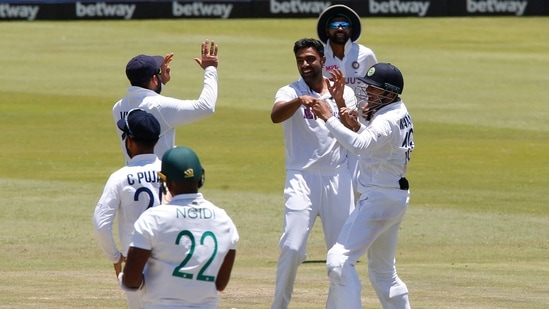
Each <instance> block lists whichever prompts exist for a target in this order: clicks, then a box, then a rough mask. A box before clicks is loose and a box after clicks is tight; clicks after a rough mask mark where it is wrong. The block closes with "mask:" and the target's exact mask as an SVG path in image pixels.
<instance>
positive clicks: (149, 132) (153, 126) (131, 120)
mask: <svg viewBox="0 0 549 309" xmlns="http://www.w3.org/2000/svg"><path fill="white" fill-rule="evenodd" d="M116 124H117V126H118V128H119V129H120V130H122V131H123V132H124V133H125V134H128V135H129V136H130V137H131V138H132V139H133V140H136V141H158V138H159V136H160V123H159V122H158V120H157V119H156V118H155V117H154V115H153V114H151V113H147V112H146V111H144V110H142V109H139V108H138V109H132V110H130V111H129V112H128V114H127V116H126V117H124V119H120V120H118V122H117V123H116Z"/></svg>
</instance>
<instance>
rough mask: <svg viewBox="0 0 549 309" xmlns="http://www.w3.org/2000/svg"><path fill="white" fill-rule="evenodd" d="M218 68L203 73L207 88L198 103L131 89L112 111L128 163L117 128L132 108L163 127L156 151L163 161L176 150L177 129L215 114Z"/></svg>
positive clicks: (210, 67)
mask: <svg viewBox="0 0 549 309" xmlns="http://www.w3.org/2000/svg"><path fill="white" fill-rule="evenodd" d="M217 90H218V89H217V68H216V67H213V66H209V67H206V69H205V70H204V87H203V88H202V92H201V93H200V96H199V98H198V99H197V100H180V99H175V98H170V97H166V96H163V95H160V94H158V93H156V92H155V91H153V90H149V89H145V88H141V87H137V86H131V87H129V88H128V93H127V94H126V96H124V97H123V98H122V99H121V100H120V101H118V102H116V104H114V107H113V109H112V114H113V119H114V126H115V128H116V132H117V134H118V139H119V140H120V146H121V148H122V152H123V153H124V154H125V158H126V162H127V161H128V160H129V157H128V154H127V153H126V148H125V144H124V140H123V139H122V131H120V129H119V128H118V126H117V125H116V123H117V121H118V120H120V119H124V117H125V116H126V115H127V114H128V112H129V111H130V110H131V109H133V108H141V109H143V110H145V111H146V112H149V113H151V114H153V115H154V117H156V119H157V120H158V122H159V123H160V139H159V140H158V143H156V146H155V147H154V153H155V154H156V155H157V156H158V157H159V158H162V156H163V155H164V153H165V152H166V151H167V150H169V149H171V148H173V147H175V128H176V127H177V126H179V125H183V124H187V123H192V122H196V121H198V120H201V119H204V118H206V117H208V116H210V115H211V114H213V113H214V111H215V105H216V101H217Z"/></svg>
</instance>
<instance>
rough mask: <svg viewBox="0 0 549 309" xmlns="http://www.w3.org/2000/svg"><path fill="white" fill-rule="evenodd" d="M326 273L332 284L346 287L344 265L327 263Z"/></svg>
mask: <svg viewBox="0 0 549 309" xmlns="http://www.w3.org/2000/svg"><path fill="white" fill-rule="evenodd" d="M326 271H327V272H328V278H329V279H330V283H331V284H336V285H345V284H344V281H345V280H344V278H343V265H338V264H329V263H326Z"/></svg>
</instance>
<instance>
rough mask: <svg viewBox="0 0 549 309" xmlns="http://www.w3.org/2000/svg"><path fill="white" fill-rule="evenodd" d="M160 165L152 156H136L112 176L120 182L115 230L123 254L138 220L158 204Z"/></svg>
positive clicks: (154, 156)
mask: <svg viewBox="0 0 549 309" xmlns="http://www.w3.org/2000/svg"><path fill="white" fill-rule="evenodd" d="M160 165H161V161H160V160H159V159H158V158H157V157H156V155H154V154H145V155H137V156H135V157H134V158H132V160H131V161H130V162H129V164H128V165H127V166H125V167H123V168H121V169H120V170H118V171H117V172H116V176H114V175H115V174H113V176H114V177H115V178H117V179H119V183H118V188H117V190H118V192H119V198H120V208H119V211H118V213H117V216H118V229H119V233H120V240H121V243H122V245H123V248H124V249H125V250H127V248H128V246H129V243H130V236H131V232H132V230H133V224H134V222H135V221H136V220H137V218H139V216H140V215H141V213H143V212H144V211H145V210H147V208H150V207H153V206H156V205H159V204H160V178H159V177H158V171H160V167H161V166H160ZM125 253H126V252H124V254H125Z"/></svg>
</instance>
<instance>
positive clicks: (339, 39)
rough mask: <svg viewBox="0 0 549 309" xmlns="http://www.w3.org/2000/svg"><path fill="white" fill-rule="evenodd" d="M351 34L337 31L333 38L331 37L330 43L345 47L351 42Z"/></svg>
mask: <svg viewBox="0 0 549 309" xmlns="http://www.w3.org/2000/svg"><path fill="white" fill-rule="evenodd" d="M349 37H350V35H349V33H347V32H345V31H336V32H335V33H334V34H333V35H332V36H330V42H332V43H334V44H338V45H345V43H347V41H348V40H349Z"/></svg>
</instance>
